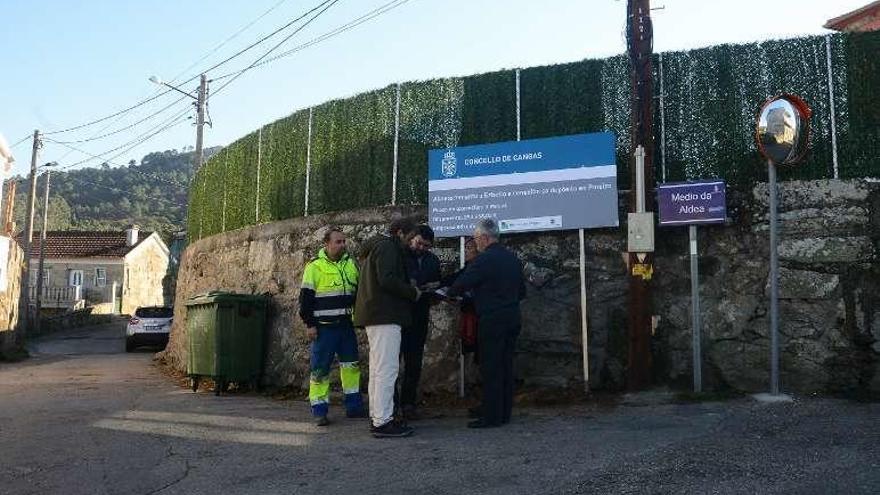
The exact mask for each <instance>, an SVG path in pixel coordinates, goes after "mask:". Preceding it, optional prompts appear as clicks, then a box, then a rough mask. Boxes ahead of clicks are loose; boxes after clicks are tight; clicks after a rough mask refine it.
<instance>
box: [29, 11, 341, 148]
mask: <svg viewBox="0 0 880 495" xmlns="http://www.w3.org/2000/svg"><path fill="white" fill-rule="evenodd" d="M330 1H338V0H324V1H323V2H321V3H320V4H318V5H317V6H316V7H313V8H312V9H311V10H309V11H307V12H305V13H304V14H302V15H301V16H299V17H297V18H296V19H294V20H292V21H290V22H288V23H287V24H285V25H284V26H281V27H280V28H278V29H276V30H275V31H273V32H271V33H269V34H268V35H266V36H264V37H262V38H260V39H259V40H257V41H256V42H254V43H252V44H250V45H248V46H247V47H245V48H244V49H242V50H239V51H238V52H236V53H235V54H233V55H232V56H230V57H227V58H225V59H223V60H222V61H220V62H218V63H216V64H214V65H212V66H211V67H209V68H207V69H205V70H203V71H201V73H205V72H208V71H210V70H214V69H216V68H217V67H220V66H222V65H223V64H226V63H228V62H229V61H231V60H233V59H235V58H237V57H239V56H241V55H242V54H244V53H246V52H247V51H249V50H251V49H252V48H254V47H256V46H258V45H259V44H261V43H263V42H265V41H266V40H268V39H270V38H271V37H273V36H275V35H276V34H278V33H279V32H281V31H283V30H284V29H287V28H288V27H289V26H291V25H293V24H295V23H296V22H298V21H299V20H301V19H303V18H305V17H306V16H308V15H309V14H311V13H312V12H314V11H316V10H318V9H320V8H321V7H322V6H323V5H324V4H326V3H328V2H330ZM273 8H274V7H273ZM270 12H271V10H270ZM267 13H268V12H267ZM267 13H266V14H267ZM266 14H264V15H266ZM198 77H199V75H195V76H193V77H191V78H189V79H187V80H186V81H184V82H182V83H180V84H181V85H182V84H187V83H189V82H191V81H194V80H195V79H197V78H198ZM171 91H172V90H171V89H166V90H164V91H162V92H160V93H158V94H156V95H154V96H151V97H149V98H146V99H144V100H141V101H139V102H137V103H135V104H134V105H131V106H129V107H126V108H124V109H122V110H119V111H117V112H114V113H112V114H110V115H107V116H104V117H101V118H98V119H94V120H91V121H88V122H85V123H82V124H79V125H75V126H71V127H67V128H64V129H58V130H54V131H47V132H44V133H42V134H43V135H51V134H61V133H64V132H71V131H75V130H78V129H82V128H85V127H90V126H92V125H95V124H98V123H101V122H104V121H107V120H109V119H112V118H114V117H117V116H119V115H123V114H125V113H128V112H130V111H132V110H134V109H136V108H139V107H142V106H144V105H146V104H147V103H150V102H152V101H155V100H157V99H158V98H161V97H162V96H164V95H166V94H168V93H170V92H171Z"/></svg>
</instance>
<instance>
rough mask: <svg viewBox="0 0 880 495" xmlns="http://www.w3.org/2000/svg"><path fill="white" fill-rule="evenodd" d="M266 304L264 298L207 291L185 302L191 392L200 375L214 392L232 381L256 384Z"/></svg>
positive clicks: (260, 369)
mask: <svg viewBox="0 0 880 495" xmlns="http://www.w3.org/2000/svg"><path fill="white" fill-rule="evenodd" d="M267 305H268V300H267V298H266V297H263V296H255V295H246V294H235V293H232V292H208V293H205V294H199V295H196V296H193V297H191V298H190V299H189V300H188V301H187V302H186V330H187V335H188V336H189V357H188V360H187V374H188V375H189V377H190V379H191V380H192V382H191V384H192V389H193V392H195V391H196V390H198V388H199V380H200V378H202V377H210V378H212V379H213V380H214V384H215V387H214V393H215V394H217V395H219V394H220V393H221V392H223V391H225V390H226V388H227V387H228V386H229V384H230V383H232V382H234V383H246V382H247V383H250V384H251V385H252V386H254V387H257V386H259V383H260V375H261V374H262V371H263V347H264V341H265V337H264V334H265V330H264V329H265V325H266V307H267Z"/></svg>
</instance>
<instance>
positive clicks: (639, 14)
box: [626, 0, 654, 390]
mask: <svg viewBox="0 0 880 495" xmlns="http://www.w3.org/2000/svg"><path fill="white" fill-rule="evenodd" d="M626 24H627V26H626V27H627V29H626V36H627V45H628V47H627V48H628V52H629V57H630V63H631V66H632V71H631V84H632V119H631V143H632V150H633V151H634V153H633V156H632V157H631V161H630V181H631V182H630V212H632V213H641V214H642V216H643V218H644V215H645V214H649V215H650V216H651V218H650V220H649V221H648V222H646V223H645V224H643V225H642V228H643V229H649V230H650V233H646V232H644V231H643V232H642V235H645V234H650V236H651V239H652V240H653V228H654V222H653V213H652V212H653V210H654V207H653V200H652V199H653V197H654V167H653V157H654V130H653V122H652V119H653V110H654V106H653V105H654V94H653V80H652V76H653V72H652V63H651V55H652V44H653V27H652V23H651V5H650V0H628V2H627V23H626ZM636 155H638V156H636ZM640 210H641V211H640ZM632 217H633V215H632V214H630V218H631V219H632ZM631 223H632V222H631ZM630 229H631V230H632V225H630ZM651 244H652V245H651V246H650V249H643V250H639V251H637V252H632V251H633V250H630V252H629V253H628V256H629V257H628V261H629V263H628V266H629V318H628V320H629V322H628V323H629V328H628V336H629V339H628V340H629V353H628V354H629V355H628V366H627V387H628V388H629V389H631V390H639V389H643V388H645V387H647V386H649V385H650V384H651V381H652V377H651V368H652V358H651V335H652V334H653V327H654V322H653V318H652V315H651V313H652V300H651V299H652V298H651V285H650V281H651V278H652V277H653V271H654V268H653V265H654V259H653V258H654V255H653V241H652V242H651ZM642 251H644V252H642Z"/></svg>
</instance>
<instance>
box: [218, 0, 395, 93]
mask: <svg viewBox="0 0 880 495" xmlns="http://www.w3.org/2000/svg"><path fill="white" fill-rule="evenodd" d="M409 1H410V0H392V1H391V2H388V3H386V4H384V5H382V6H380V7H378V8H376V9H373V10H371V11H370V12H367V13H366V14H364V15H362V16H361V17H358V18H356V19H353V20H351V21H349V22H347V23H345V24H343V25H341V26H339V27H337V28H335V29H332V30H330V31H328V32H326V33H324V34H322V35H320V36H317V37H315V38H312V39H311V40H309V41H308V42H306V43H303V44H301V45H298V46H296V47H293V48H292V49H290V50H287V51H284V52H281V53H279V54H278V55H275V56H274V57H270V58H268V59H266V60H264V61H262V62H260V63H259V64H257V65H255V66H254V68H256V67H261V66H263V65H266V64H268V63H271V62H274V61H275V60H278V59H281V58H284V57H289V56H291V55H293V54H294V53H297V52H299V51H302V50H305V49H306V48H309V47H310V46H312V45H317V44H318V43H321V42H323V41H326V40H328V39H330V38H333V37H335V36H338V35H340V34H342V33H344V32H346V31H349V30H351V29H354V28H356V27H358V26H360V25H361V24H363V23H365V22H368V21H371V20H373V19H375V18H376V17H379V16H381V15H383V14H385V13H387V12H389V11H391V10H394V9H396V8H397V7H400V6H402V5H404V4H406V3H408V2H409ZM236 72H237V71H236ZM236 72H229V73H226V74H223V75H220V76H216V77H213V78H212V80H213V81H218V80H221V79H225V78H227V77H230V76H232V75H234V74H236Z"/></svg>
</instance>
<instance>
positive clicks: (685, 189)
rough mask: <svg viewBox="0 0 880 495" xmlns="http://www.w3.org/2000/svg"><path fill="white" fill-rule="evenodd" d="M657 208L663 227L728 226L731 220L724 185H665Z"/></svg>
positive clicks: (658, 193)
mask: <svg viewBox="0 0 880 495" xmlns="http://www.w3.org/2000/svg"><path fill="white" fill-rule="evenodd" d="M657 204H658V205H659V207H660V225H697V224H707V223H724V221H725V220H726V218H727V199H726V188H725V184H724V181H707V182H679V183H667V184H661V185H659V186H657Z"/></svg>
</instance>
